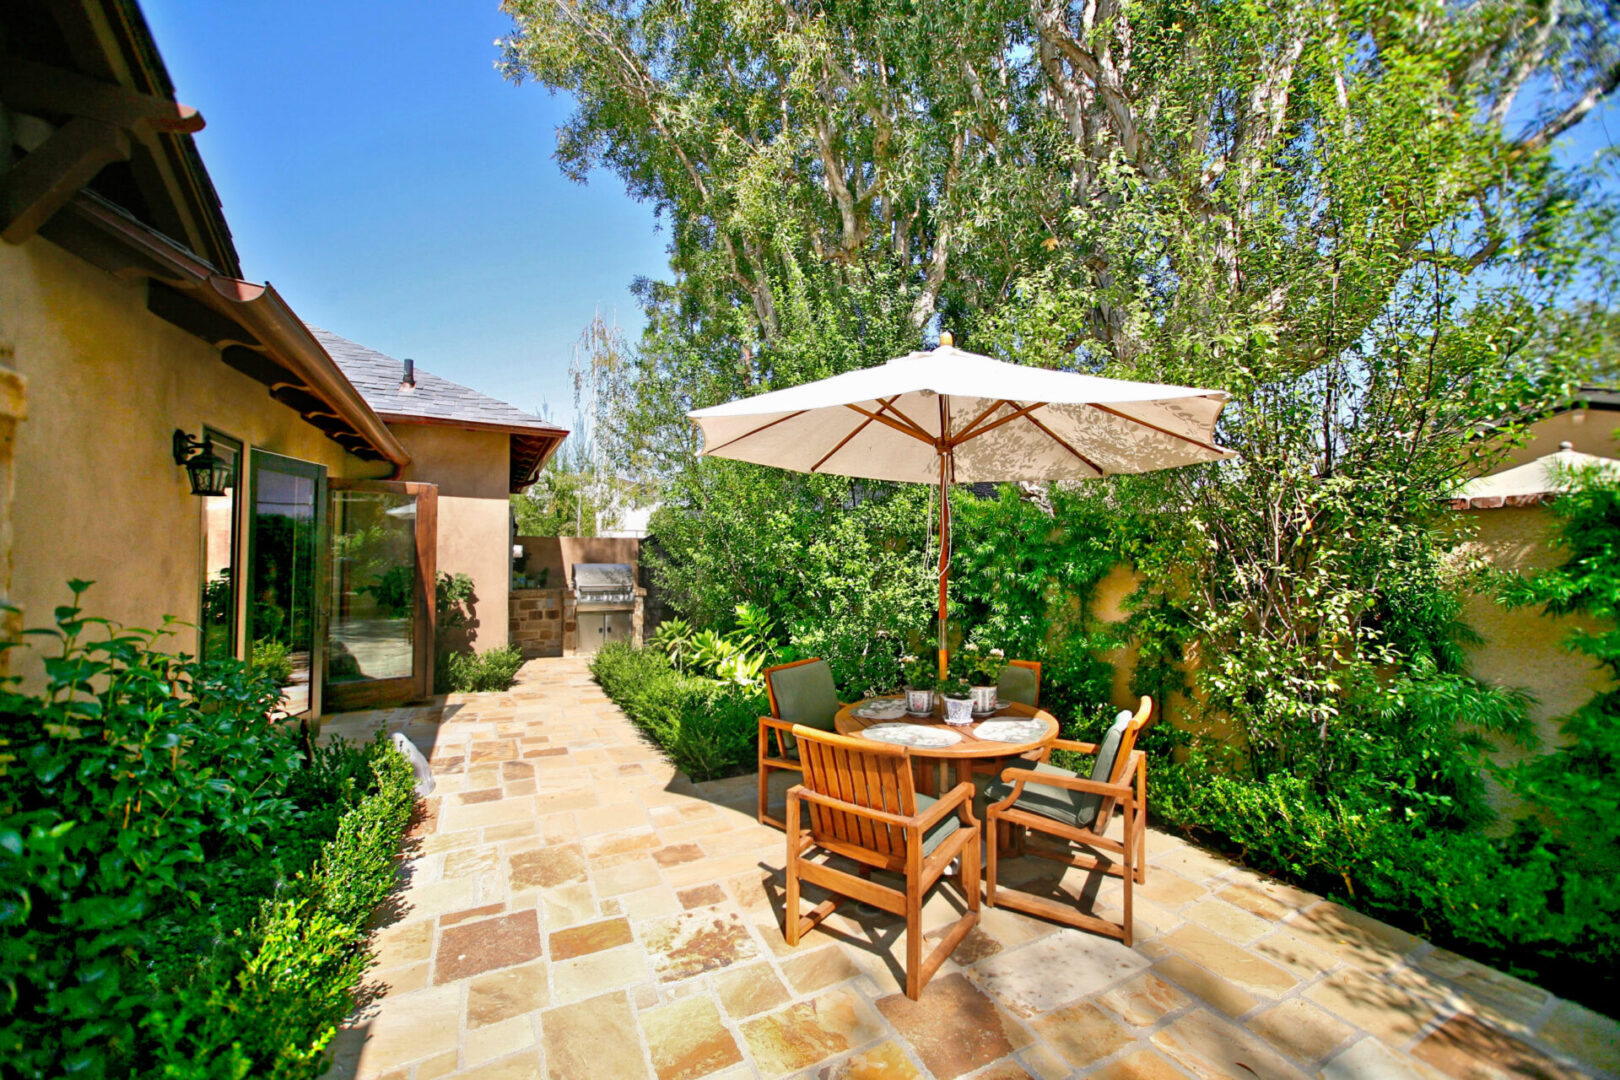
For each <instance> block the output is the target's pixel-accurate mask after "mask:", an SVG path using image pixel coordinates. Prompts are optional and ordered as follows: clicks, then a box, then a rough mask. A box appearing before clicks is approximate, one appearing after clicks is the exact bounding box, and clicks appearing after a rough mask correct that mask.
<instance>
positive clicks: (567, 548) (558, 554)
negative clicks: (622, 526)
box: [517, 536, 641, 588]
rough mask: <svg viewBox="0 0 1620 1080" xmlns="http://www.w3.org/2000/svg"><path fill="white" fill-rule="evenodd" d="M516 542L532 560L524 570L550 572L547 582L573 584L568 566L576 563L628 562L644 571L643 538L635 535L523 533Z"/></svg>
mask: <svg viewBox="0 0 1620 1080" xmlns="http://www.w3.org/2000/svg"><path fill="white" fill-rule="evenodd" d="M517 542H518V543H519V544H520V545H522V547H523V551H524V553H525V554H526V555H528V557H529V559H528V562H527V563H526V564H524V569H523V572H524V573H525V574H527V575H529V576H530V577H537V576H538V575H539V574H540V572H541V571H542V570H545V571H546V572H547V575H548V576H547V578H546V585H547V587H549V588H560V587H566V586H568V585H571V584H572V582H570V581H569V580H568V568H569V567H571V566H573V565H574V564H575V563H582V562H586V563H629V564H630V565H631V566H633V567H635V568H636V573H637V577H638V578H639V576H640V572H641V541H640V540H639V539H637V538H636V537H633V536H520V537H518V538H517Z"/></svg>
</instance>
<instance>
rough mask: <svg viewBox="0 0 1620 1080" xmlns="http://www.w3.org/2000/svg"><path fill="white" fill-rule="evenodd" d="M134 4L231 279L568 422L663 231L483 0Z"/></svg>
mask: <svg viewBox="0 0 1620 1080" xmlns="http://www.w3.org/2000/svg"><path fill="white" fill-rule="evenodd" d="M143 10H144V11H145V12H146V17H147V20H148V21H149V22H150V23H151V27H152V32H153V34H154V36H155V37H156V39H157V42H158V47H159V49H160V50H161V51H162V53H163V56H164V59H165V61H166V62H167V64H168V67H169V72H170V74H171V76H172V77H173V79H174V83H175V90H176V94H177V96H178V97H179V99H180V100H181V101H183V102H185V103H186V104H188V105H194V106H196V107H197V108H198V109H200V110H201V111H202V114H203V117H204V118H205V119H206V120H207V122H208V126H207V127H206V128H205V129H204V130H203V131H202V132H201V133H200V134H199V135H198V136H197V143H198V146H199V147H200V148H201V150H202V155H203V160H204V161H205V162H206V163H207V165H208V170H209V172H210V174H211V175H212V176H213V178H214V183H215V185H216V186H217V187H218V189H219V193H220V198H221V199H222V201H223V202H224V205H225V214H226V217H227V219H228V220H229V221H230V224H231V228H232V230H233V232H234V235H235V238H236V246H237V250H238V251H239V252H240V253H241V256H242V265H243V271H244V273H245V274H246V276H247V277H248V278H249V279H251V280H255V281H264V280H269V281H270V282H272V283H273V284H274V285H275V286H276V288H277V289H279V290H280V291H281V293H282V294H283V295H284V296H285V297H286V298H287V300H288V302H289V303H290V304H292V306H293V310H295V311H297V312H298V313H299V314H300V315H302V316H303V317H304V318H305V319H306V320H308V321H309V322H312V323H314V324H316V325H318V326H324V327H325V328H327V329H328V330H331V331H333V332H335V333H338V334H342V335H343V336H345V337H348V338H352V339H353V340H355V341H358V342H360V343H361V344H364V345H368V346H370V347H371V348H374V349H380V350H382V351H383V352H386V353H389V354H391V355H393V356H400V357H404V356H410V357H413V358H415V360H416V361H417V362H418V363H419V364H420V365H421V366H422V367H424V368H426V369H427V370H429V371H432V372H435V373H436V374H439V375H442V376H444V377H446V378H449V379H454V380H455V381H457V382H461V383H465V384H467V385H469V386H473V387H475V388H477V389H479V390H482V391H484V392H485V393H488V394H492V395H494V396H495V397H498V398H501V399H503V400H505V401H510V402H512V403H513V404H515V405H518V406H519V407H521V408H524V409H531V410H533V409H537V408H539V407H541V405H542V404H547V405H549V407H550V415H551V417H552V419H554V420H557V421H559V422H562V423H564V424H565V425H569V424H572V421H573V416H574V408H573V393H572V388H571V384H570V381H569V378H568V365H569V360H570V358H571V356H572V351H573V345H574V342H575V341H576V340H577V338H578V337H579V334H580V332H581V330H583V329H584V327H585V325H586V323H588V322H589V321H590V319H591V317H592V315H593V314H594V313H595V312H596V311H598V310H601V311H602V313H603V314H604V315H605V316H607V317H609V318H613V317H615V316H616V317H617V320H618V322H619V324H620V326H622V327H623V328H624V329H625V330H626V332H627V334H628V335H629V336H630V337H631V338H632V339H633V338H634V337H636V336H637V335H639V333H640V330H641V325H642V320H641V315H640V311H639V309H638V308H637V307H636V304H635V302H634V300H633V299H632V297H631V295H630V292H629V288H630V284H631V282H632V281H634V280H635V278H636V277H638V276H649V277H657V276H663V275H664V274H665V273H666V272H667V266H668V260H667V256H666V252H665V245H666V242H667V239H668V234H667V233H666V232H662V231H659V230H658V229H657V228H656V223H655V222H654V220H653V216H652V212H651V209H650V208H649V207H647V206H645V205H642V204H638V203H635V202H632V201H631V200H630V199H629V198H627V197H626V196H625V194H624V190H623V187H622V185H621V184H620V182H619V180H618V178H617V177H615V176H613V175H611V174H607V173H598V174H597V175H595V176H593V177H592V179H591V182H590V184H589V185H585V186H582V185H579V184H574V183H572V182H570V181H568V180H565V179H564V178H563V177H562V175H561V173H560V172H559V171H558V169H557V167H556V163H555V162H554V161H553V160H552V156H551V155H552V151H553V149H554V147H555V140H556V136H555V132H556V128H557V126H558V125H559V124H560V123H562V122H563V120H564V119H565V118H566V117H567V115H568V113H569V111H570V102H569V100H568V99H567V98H564V97H553V96H552V95H551V94H549V93H548V92H547V91H546V90H545V89H543V88H542V87H539V86H535V85H533V84H526V85H524V86H521V87H518V86H513V85H511V84H510V83H508V82H506V81H504V80H503V79H502V78H501V77H500V76H499V75H498V74H496V72H495V67H494V62H495V59H496V56H497V49H496V47H495V45H494V41H495V39H496V38H497V37H499V36H501V35H503V34H505V33H506V32H507V30H508V29H509V23H508V21H507V19H506V18H505V17H504V16H503V15H502V14H501V13H500V10H499V8H498V7H497V4H496V2H495V0H478V2H477V3H469V2H467V0H449V2H445V0H439V2H428V0H395V2H391V3H384V2H381V0H328V2H324V3H319V2H309V0H277V2H274V3H271V2H265V0H260V2H257V3H248V2H245V0H210V2H203V0H145V2H144V4H143ZM1617 137H1620V108H1617V106H1616V104H1615V102H1613V101H1612V100H1611V101H1610V102H1607V103H1606V104H1605V105H1604V106H1602V107H1600V108H1599V109H1598V110H1596V111H1595V112H1594V114H1593V115H1590V116H1588V117H1587V118H1586V120H1585V121H1584V122H1583V123H1582V124H1581V125H1579V126H1578V127H1577V128H1576V129H1575V130H1574V131H1572V132H1571V133H1569V135H1567V136H1566V137H1565V140H1564V141H1563V146H1562V148H1561V156H1562V157H1563V159H1564V160H1565V161H1566V162H1582V163H1585V162H1590V161H1591V160H1592V155H1593V154H1594V153H1596V152H1597V151H1598V150H1600V149H1602V148H1605V147H1612V146H1614V145H1615V141H1616V138H1617ZM1609 180H1610V183H1611V185H1612V184H1613V182H1614V173H1613V172H1610V174H1609ZM1611 189H1612V188H1611Z"/></svg>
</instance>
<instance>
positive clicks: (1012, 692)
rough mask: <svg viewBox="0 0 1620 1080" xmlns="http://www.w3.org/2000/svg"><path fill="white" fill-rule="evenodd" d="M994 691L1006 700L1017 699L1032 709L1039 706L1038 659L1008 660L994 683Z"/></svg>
mask: <svg viewBox="0 0 1620 1080" xmlns="http://www.w3.org/2000/svg"><path fill="white" fill-rule="evenodd" d="M996 693H997V694H999V695H1000V696H1001V697H1003V698H1005V699H1006V700H1008V701H1017V702H1020V703H1022V704H1024V705H1028V706H1029V707H1030V708H1032V709H1038V708H1040V707H1041V662H1040V661H1039V660H1009V661H1007V666H1006V667H1005V668H1003V669H1002V672H1001V678H1000V679H999V680H997V683H996Z"/></svg>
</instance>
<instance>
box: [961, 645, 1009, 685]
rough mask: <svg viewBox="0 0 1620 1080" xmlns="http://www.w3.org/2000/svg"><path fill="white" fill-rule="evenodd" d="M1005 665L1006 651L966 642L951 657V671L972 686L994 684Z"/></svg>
mask: <svg viewBox="0 0 1620 1080" xmlns="http://www.w3.org/2000/svg"><path fill="white" fill-rule="evenodd" d="M1006 666H1007V656H1006V653H1004V652H1002V651H1001V650H1000V649H986V648H983V647H982V646H980V645H978V644H975V643H974V642H971V641H970V642H968V643H967V644H966V645H963V646H962V647H961V648H960V649H958V650H957V652H956V655H955V656H953V657H951V673H952V674H953V675H955V676H956V677H957V678H959V679H965V680H967V681H968V682H969V683H971V684H972V685H974V686H994V685H995V684H996V680H997V679H999V678H1001V669H1002V668H1004V667H1006Z"/></svg>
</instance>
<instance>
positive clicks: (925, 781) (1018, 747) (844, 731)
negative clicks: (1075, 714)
mask: <svg viewBox="0 0 1620 1080" xmlns="http://www.w3.org/2000/svg"><path fill="white" fill-rule="evenodd" d="M868 700H871V699H868ZM863 704H865V702H861V701H856V702H852V703H850V704H848V705H845V706H844V707H843V708H842V709H839V710H838V715H837V716H836V717H834V718H833V727H834V728H836V729H837V731H838V734H840V735H850V736H855V737H859V736H860V734H861V732H862V731H864V730H866V729H867V728H869V727H876V726H877V725H878V724H917V725H920V726H923V727H938V728H944V729H945V730H947V731H954V732H956V733H957V734H959V735H961V736H962V739H961V741H960V742H956V743H952V744H951V745H950V746H940V747H924V746H908V747H906V749H908V750H910V751H911V756H912V757H913V758H915V759H918V760H919V762H920V763H924V764H926V765H928V766H929V767H928V768H925V769H919V770H918V773H919V776H918V781H919V783H918V789H919V790H921V791H922V792H923V794H925V795H933V794H935V791H934V790H933V789H934V786H935V785H934V784H933V782H932V781H933V773H934V769H933V768H932V766H934V765H936V764H941V765H942V764H945V763H948V762H950V763H955V765H956V782H957V783H958V784H960V783H962V782H963V781H965V780H968V779H969V778H970V777H971V776H972V775H973V764H974V762H977V761H995V760H997V759H1000V758H1014V757H1018V756H1020V755H1022V754H1027V753H1029V752H1030V751H1031V750H1039V749H1041V748H1043V747H1046V746H1050V745H1051V744H1052V740H1053V739H1056V738H1057V734H1058V722H1057V718H1056V717H1054V716H1053V715H1052V714H1051V713H1049V712H1046V711H1045V710H1044V709H1037V708H1034V707H1033V706H1030V705H1024V704H1022V703H1020V702H1016V701H1014V702H1010V703H1009V704H1008V705H1006V706H1005V707H1004V708H1000V709H997V710H996V711H995V712H993V713H991V714H990V715H988V716H976V717H974V718H973V722H972V723H969V724H961V725H957V724H947V723H946V722H945V721H944V719H942V717H943V716H944V714H945V701H944V699H943V698H941V697H940V696H939V695H938V694H935V695H934V712H933V715H932V716H926V717H924V716H912V715H911V714H909V713H907V714H905V715H903V716H899V717H897V718H895V719H893V720H867V719H865V718H863V717H859V716H856V715H855V713H854V710H855V709H856V707H858V706H860V705H863ZM1030 718H1034V719H1038V720H1043V721H1045V722H1046V732H1045V734H1043V735H1041V736H1040V737H1039V738H1037V739H1031V740H1029V741H1028V742H1016V743H1010V742H992V741H990V740H988V739H980V738H978V737H977V736H975V735H974V734H973V732H974V729H975V728H977V727H978V726H979V724H981V723H983V722H984V721H986V720H1026V719H1030ZM874 741H875V740H874ZM876 745H879V746H892V745H894V744H893V743H877V744H876ZM996 772H997V774H998V775H999V773H1000V770H999V769H998V770H996Z"/></svg>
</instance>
